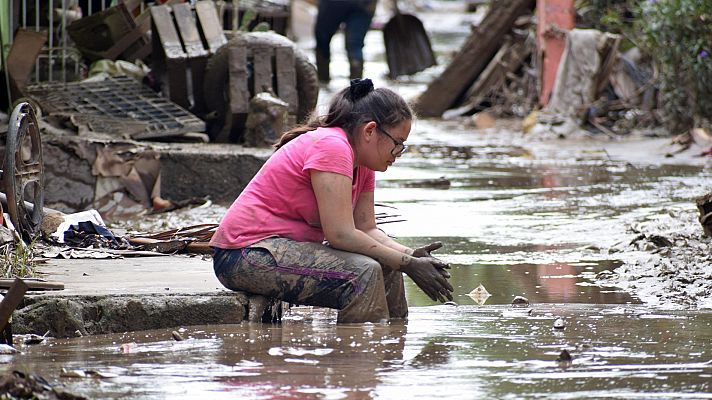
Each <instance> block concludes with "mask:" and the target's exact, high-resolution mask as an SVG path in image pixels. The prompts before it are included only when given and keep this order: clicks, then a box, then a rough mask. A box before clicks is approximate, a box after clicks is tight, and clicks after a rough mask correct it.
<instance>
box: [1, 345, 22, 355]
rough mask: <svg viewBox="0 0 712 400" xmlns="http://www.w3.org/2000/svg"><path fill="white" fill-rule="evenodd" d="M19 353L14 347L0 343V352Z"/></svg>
mask: <svg viewBox="0 0 712 400" xmlns="http://www.w3.org/2000/svg"><path fill="white" fill-rule="evenodd" d="M15 353H19V352H18V351H17V349H16V348H14V347H12V346H10V345H9V344H0V354H15Z"/></svg>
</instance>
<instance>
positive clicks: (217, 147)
mask: <svg viewBox="0 0 712 400" xmlns="http://www.w3.org/2000/svg"><path fill="white" fill-rule="evenodd" d="M156 151H158V153H159V154H160V160H161V196H162V197H164V198H166V199H170V200H185V199H189V198H191V197H202V196H210V198H211V199H212V200H213V201H215V202H216V203H232V202H233V200H235V199H236V198H237V196H238V195H239V194H240V192H242V190H243V189H244V188H245V186H247V184H248V183H249V182H250V179H252V177H253V176H255V174H256V173H257V171H259V170H260V168H262V165H263V164H264V163H265V161H267V159H268V158H269V156H270V155H271V154H272V149H270V148H268V149H262V148H251V147H243V146H239V145H234V144H226V143H223V144H192V145H172V146H170V147H165V146H164V147H160V148H159V147H156Z"/></svg>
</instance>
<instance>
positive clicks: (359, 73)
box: [349, 60, 363, 79]
mask: <svg viewBox="0 0 712 400" xmlns="http://www.w3.org/2000/svg"><path fill="white" fill-rule="evenodd" d="M349 72H350V74H349V75H350V76H349V78H350V79H358V78H363V61H361V60H349Z"/></svg>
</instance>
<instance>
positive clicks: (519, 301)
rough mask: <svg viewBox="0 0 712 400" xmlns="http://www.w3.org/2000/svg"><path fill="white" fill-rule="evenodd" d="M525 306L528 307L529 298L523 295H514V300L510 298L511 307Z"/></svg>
mask: <svg viewBox="0 0 712 400" xmlns="http://www.w3.org/2000/svg"><path fill="white" fill-rule="evenodd" d="M514 307H516V308H527V307H529V299H527V298H526V297H523V296H516V297H515V298H514V300H512V308H514Z"/></svg>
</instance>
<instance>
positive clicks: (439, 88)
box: [414, 0, 535, 117]
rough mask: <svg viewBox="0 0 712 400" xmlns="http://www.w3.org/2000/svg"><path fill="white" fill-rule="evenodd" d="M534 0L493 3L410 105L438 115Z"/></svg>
mask: <svg viewBox="0 0 712 400" xmlns="http://www.w3.org/2000/svg"><path fill="white" fill-rule="evenodd" d="M534 4H535V1H534V0H512V1H501V2H499V1H498V2H493V3H492V5H491V8H490V11H489V13H488V14H487V16H486V17H485V18H484V20H483V21H482V22H481V23H480V25H479V26H478V27H477V29H475V30H474V31H473V32H472V33H471V34H470V36H469V37H468V38H467V40H466V41H465V44H464V45H463V46H462V48H461V49H460V51H459V52H458V53H457V54H456V55H455V56H454V57H453V58H452V60H451V61H450V64H449V65H448V66H447V68H446V69H445V71H443V73H442V74H441V75H440V76H438V77H437V78H435V79H434V80H433V81H432V82H431V83H430V85H428V88H427V89H426V90H425V92H423V93H422V94H421V95H420V96H419V98H418V99H417V100H416V102H415V104H414V108H415V110H416V111H417V112H418V114H420V115H421V116H424V117H440V116H441V115H442V114H443V112H445V110H447V109H448V108H451V107H453V106H454V105H455V103H456V102H457V101H458V100H459V99H460V98H461V97H462V96H463V95H464V94H465V92H466V91H467V89H468V88H469V87H470V85H471V84H472V82H474V81H475V79H477V77H478V76H479V75H480V73H481V72H482V71H483V70H484V69H485V67H486V66H487V64H489V62H490V60H491V59H492V57H494V55H495V53H497V50H498V49H499V48H500V47H501V46H502V43H503V42H504V38H505V35H506V34H507V33H508V32H509V31H510V30H511V29H512V26H513V25H514V22H515V21H516V20H517V18H519V17H520V16H522V15H525V14H527V13H529V12H531V10H532V9H533V8H534Z"/></svg>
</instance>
